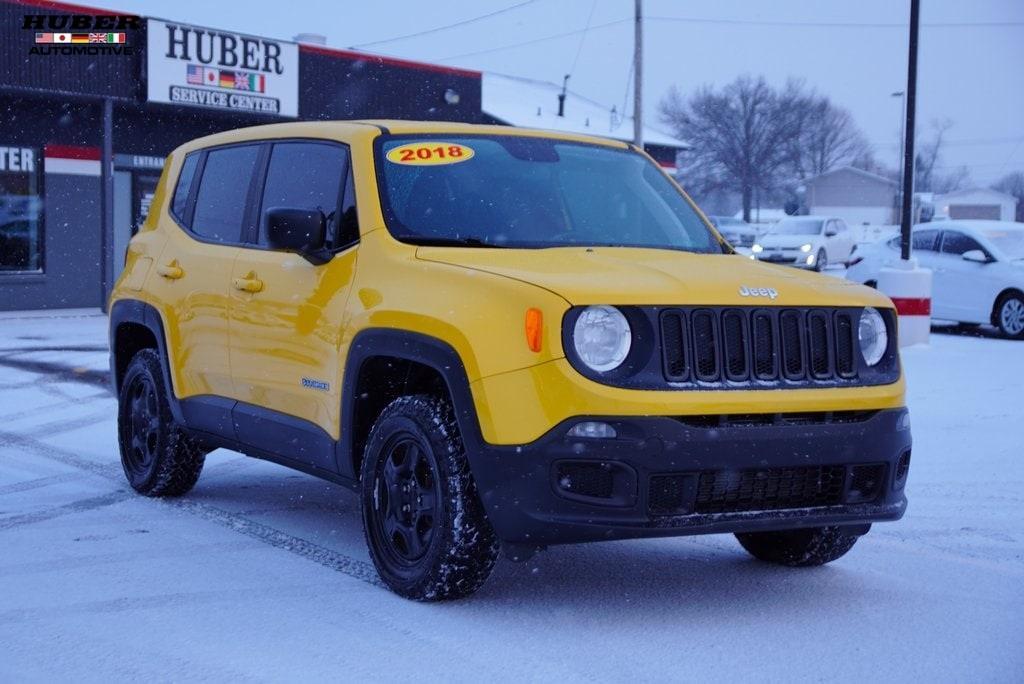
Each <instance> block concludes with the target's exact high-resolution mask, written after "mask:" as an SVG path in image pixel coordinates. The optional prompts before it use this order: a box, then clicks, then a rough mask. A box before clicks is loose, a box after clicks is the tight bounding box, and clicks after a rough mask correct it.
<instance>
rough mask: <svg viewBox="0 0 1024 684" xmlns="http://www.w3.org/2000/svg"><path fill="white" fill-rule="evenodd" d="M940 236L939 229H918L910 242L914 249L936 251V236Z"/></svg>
mask: <svg viewBox="0 0 1024 684" xmlns="http://www.w3.org/2000/svg"><path fill="white" fill-rule="evenodd" d="M938 236H939V231H937V230H918V231H914V233H913V235H912V236H911V238H910V244H911V246H912V247H913V248H914V249H917V250H924V251H926V252H934V251H935V238H937V237H938Z"/></svg>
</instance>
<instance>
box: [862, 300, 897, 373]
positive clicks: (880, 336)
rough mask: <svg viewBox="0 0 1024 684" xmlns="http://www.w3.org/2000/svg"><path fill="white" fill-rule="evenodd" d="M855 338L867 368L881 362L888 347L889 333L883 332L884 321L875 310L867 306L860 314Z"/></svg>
mask: <svg viewBox="0 0 1024 684" xmlns="http://www.w3.org/2000/svg"><path fill="white" fill-rule="evenodd" d="M857 338H858V339H859V340H860V353H861V354H863V355H864V360H865V361H866V362H867V364H868V365H869V366H874V365H875V364H876V363H878V362H879V361H881V360H882V356H883V355H884V354H885V349H886V347H888V346H889V333H887V332H886V331H885V319H884V318H882V314H880V313H878V310H877V309H875V308H873V307H870V306H869V307H867V308H865V309H864V311H862V312H861V314H860V325H859V326H858V327H857Z"/></svg>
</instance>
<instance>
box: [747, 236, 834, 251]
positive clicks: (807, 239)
mask: <svg viewBox="0 0 1024 684" xmlns="http://www.w3.org/2000/svg"><path fill="white" fill-rule="evenodd" d="M820 238H821V236H820V235H773V234H772V233H768V234H766V235H762V236H761V239H759V240H758V241H757V244H759V245H761V246H762V247H784V248H793V249H798V248H800V247H801V246H803V245H806V244H808V243H810V244H814V242H815V241H816V240H818V239H820Z"/></svg>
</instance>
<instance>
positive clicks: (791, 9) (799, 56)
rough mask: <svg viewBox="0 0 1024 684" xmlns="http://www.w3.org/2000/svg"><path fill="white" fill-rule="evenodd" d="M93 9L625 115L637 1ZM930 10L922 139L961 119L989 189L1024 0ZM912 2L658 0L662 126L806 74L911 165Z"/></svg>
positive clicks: (330, 0) (1020, 52)
mask: <svg viewBox="0 0 1024 684" xmlns="http://www.w3.org/2000/svg"><path fill="white" fill-rule="evenodd" d="M93 4H95V5H98V6H102V7H109V8H112V9H120V10H125V11H129V12H134V13H137V14H142V15H148V16H157V17H162V18H167V19H176V20H179V21H184V22H192V23H198V24H204V25H207V26H212V27H216V28H224V29H232V30H236V31H242V32H247V33H253V34H257V35H265V36H270V37H274V38H284V39H289V38H291V37H292V36H294V35H295V34H296V33H299V32H303V31H309V32H318V33H323V34H325V35H326V36H327V43H328V45H330V46H333V47H342V48H348V47H353V46H356V47H358V46H365V48H364V49H366V50H368V51H374V52H379V53H383V54H389V55H395V56H400V57H405V58H410V59H418V60H425V61H435V62H440V63H443V64H448V65H452V66H464V67H469V68H473V69H480V70H485V71H496V72H501V73H506V74H513V75H516V76H525V77H529V78H537V79H544V80H549V81H555V82H560V81H561V78H562V76H563V75H564V74H566V73H570V71H571V73H572V78H571V80H570V88H571V89H572V90H575V91H576V92H578V93H580V94H582V95H585V96H587V97H590V98H592V99H595V100H598V101H600V102H602V103H605V104H606V105H607V106H608V107H611V106H612V105H613V104H615V105H617V106H618V107H619V108H620V109H621V108H622V104H623V101H624V100H625V97H626V92H627V91H626V88H627V78H628V76H629V71H630V60H631V59H632V50H633V24H632V15H633V2H632V0H532V2H524V0H474V1H473V2H466V1H465V0H463V1H461V2H460V1H458V0H429V1H424V0H400V1H399V0H393V1H387V0H377V1H376V2H364V1H359V2H350V1H349V2H339V1H338V0H289V1H288V2H275V3H246V4H245V5H242V4H235V3H220V2H211V1H210V0H110V1H109V2H108V1H107V0H100V1H99V2H95V3H93ZM516 5H521V6H516ZM921 5H922V10H921V19H922V24H923V26H922V29H921V48H920V55H919V65H920V67H919V85H918V87H919V97H918V134H919V136H920V135H922V134H923V133H926V132H927V129H928V126H929V122H930V121H932V120H934V119H947V118H948V119H951V120H952V121H953V123H954V126H953V128H952V129H950V131H949V133H948V134H947V136H948V138H949V145H948V146H947V147H946V150H945V154H944V155H943V160H942V161H941V164H942V166H943V167H944V169H943V170H948V169H950V168H952V167H956V166H959V165H961V164H963V165H966V166H968V167H969V168H970V171H971V175H972V178H973V180H974V182H975V184H979V185H984V184H988V183H990V182H992V181H994V180H995V179H996V178H998V177H1000V176H1002V175H1004V174H1006V173H1008V172H1010V171H1014V170H1024V0H921ZM510 7H512V9H509V10H508V11H502V10H505V9H506V8H510ZM908 8H909V0H857V2H838V1H833V0H829V1H827V2H823V1H822V0H771V1H770V2H769V1H760V0H757V1H755V0H717V1H716V2H714V3H708V2H690V1H681V0H676V1H672V0H645V2H644V12H645V14H646V15H647V16H648V17H649V18H648V20H647V21H646V23H645V27H646V28H645V47H644V79H645V80H644V103H645V104H644V106H645V108H646V112H645V114H646V116H645V119H646V120H647V121H648V122H649V123H652V124H656V125H657V124H658V122H657V120H656V117H657V104H658V102H659V100H660V99H661V98H662V96H663V95H664V94H665V92H666V91H667V90H668V89H669V88H670V87H671V86H672V85H673V84H675V85H677V86H679V88H681V89H682V90H683V91H684V92H689V91H691V90H692V89H693V88H695V87H697V86H699V85H701V84H704V83H709V84H713V85H721V84H724V83H727V82H729V81H731V80H732V79H734V78H735V77H736V76H738V75H740V74H744V73H751V74H764V75H765V76H766V77H767V78H768V79H769V80H771V81H772V82H775V83H781V82H783V81H785V79H786V78H787V77H790V76H794V77H798V78H803V79H805V80H806V81H807V83H808V84H810V85H812V86H814V87H815V88H817V89H818V90H819V91H821V92H822V93H825V94H827V95H829V96H830V97H831V98H832V99H833V100H834V101H835V102H836V103H838V104H840V105H842V106H844V107H847V108H848V109H850V110H851V111H852V112H853V115H854V118H855V119H856V121H857V123H858V124H859V126H860V127H861V128H862V129H863V131H864V133H865V135H866V137H867V138H868V139H869V140H870V141H871V142H872V143H873V144H874V146H875V150H876V153H877V155H878V157H879V158H880V159H881V160H882V161H883V162H884V163H887V164H890V165H895V163H896V159H897V157H896V154H897V138H898V135H899V117H900V102H899V100H898V98H893V97H891V95H890V93H892V92H894V91H900V90H904V89H905V85H906V62H907V30H906V23H907V21H908V15H909V9H908ZM491 12H496V13H497V14H495V16H491V17H488V18H485V19H481V20H480V21H475V22H471V23H467V24H464V25H461V26H456V27H453V28H450V29H446V30H442V31H437V32H433V33H430V34H428V35H425V36H421V37H415V38H409V39H405V40H395V41H389V39H391V38H395V37H398V36H404V35H407V34H411V33H416V32H419V31H424V30H427V29H432V28H435V27H439V26H444V25H447V24H452V23H455V22H460V21H464V20H468V19H473V18H474V17H479V16H481V15H485V14H488V13H491ZM668 18H676V19H682V20H683V21H678V20H677V21H673V20H670V19H668ZM588 23H589V26H590V29H589V30H588V31H586V32H584V31H583V29H584V28H585V27H587V26H588ZM970 24H982V25H975V26H971V25H970ZM564 34H569V35H564ZM385 41H386V42H385ZM527 41H532V42H531V43H530V44H527V45H517V44H521V43H525V42H527Z"/></svg>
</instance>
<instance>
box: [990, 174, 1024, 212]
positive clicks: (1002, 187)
mask: <svg viewBox="0 0 1024 684" xmlns="http://www.w3.org/2000/svg"><path fill="white" fill-rule="evenodd" d="M992 189H993V190H998V191H999V192H1005V193H1006V194H1008V195H1013V196H1014V197H1016V198H1017V217H1016V218H1017V220H1018V221H1020V222H1022V223H1024V171H1014V172H1013V173H1008V174H1006V175H1005V176H1003V177H1002V178H1000V179H999V180H997V181H996V182H995V183H993V184H992Z"/></svg>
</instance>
